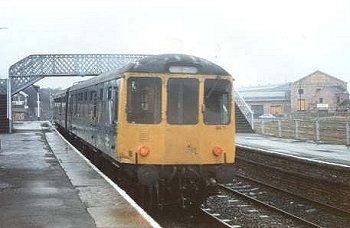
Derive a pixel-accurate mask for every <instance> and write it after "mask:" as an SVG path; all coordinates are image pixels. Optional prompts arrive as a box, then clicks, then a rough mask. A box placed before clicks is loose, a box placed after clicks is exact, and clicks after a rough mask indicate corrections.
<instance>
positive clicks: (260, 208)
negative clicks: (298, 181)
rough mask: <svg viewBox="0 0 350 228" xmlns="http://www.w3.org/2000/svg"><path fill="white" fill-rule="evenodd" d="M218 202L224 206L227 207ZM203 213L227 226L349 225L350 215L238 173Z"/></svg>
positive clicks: (223, 186) (209, 201)
mask: <svg viewBox="0 0 350 228" xmlns="http://www.w3.org/2000/svg"><path fill="white" fill-rule="evenodd" d="M218 205H226V208H224V207H220V206H218ZM202 211H203V213H206V214H207V215H209V216H211V217H212V219H213V220H217V222H219V223H221V224H222V225H223V226H227V227H235V228H238V227H287V226H288V227H348V225H349V224H350V214H348V213H346V212H343V211H339V210H337V209H334V208H331V207H325V206H324V205H320V204H317V203H315V202H311V201H308V200H305V199H302V198H300V197H297V196H294V195H291V194H289V193H286V192H283V191H280V190H277V189H275V188H271V187H270V186H266V185H264V184H262V183H260V182H255V181H252V180H249V179H247V178H244V177H240V176H237V177H236V178H235V179H234V180H233V182H232V183H230V184H228V185H220V194H219V195H216V196H212V197H211V199H209V200H208V201H207V202H206V203H205V204H204V205H203V207H202Z"/></svg>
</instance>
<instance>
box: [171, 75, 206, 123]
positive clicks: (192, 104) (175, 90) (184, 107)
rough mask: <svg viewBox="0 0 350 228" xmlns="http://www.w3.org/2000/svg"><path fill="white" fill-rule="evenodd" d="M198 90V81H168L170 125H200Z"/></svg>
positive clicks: (174, 79)
mask: <svg viewBox="0 0 350 228" xmlns="http://www.w3.org/2000/svg"><path fill="white" fill-rule="evenodd" d="M198 90H199V82H198V80H197V79H194V78H170V79H169V80H168V107H167V120H168V123H170V124H197V123H198Z"/></svg>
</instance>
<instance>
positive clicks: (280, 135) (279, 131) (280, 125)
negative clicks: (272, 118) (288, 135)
mask: <svg viewBox="0 0 350 228" xmlns="http://www.w3.org/2000/svg"><path fill="white" fill-rule="evenodd" d="M278 137H280V138H282V124H281V120H278Z"/></svg>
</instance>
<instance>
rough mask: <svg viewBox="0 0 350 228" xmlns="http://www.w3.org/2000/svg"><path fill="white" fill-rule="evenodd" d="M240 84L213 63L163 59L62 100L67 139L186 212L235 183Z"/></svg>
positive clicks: (105, 77) (78, 87)
mask: <svg viewBox="0 0 350 228" xmlns="http://www.w3.org/2000/svg"><path fill="white" fill-rule="evenodd" d="M232 82H233V79H232V76H231V75H230V74H229V73H228V72H227V71H225V70H224V69H222V68H221V67H219V66H218V65H216V64H214V63H212V62H209V61H207V60H205V59H202V58H198V57H194V56H189V55H181V54H167V55H155V56H149V57H145V58H143V59H140V60H139V61H138V62H136V63H132V64H129V65H127V66H125V67H123V68H121V69H117V70H115V71H113V72H109V73H106V74H102V75H100V76H97V77H95V78H93V79H90V80H87V81H83V82H81V83H78V84H75V85H73V86H72V87H70V88H68V89H67V90H66V91H64V92H62V93H60V94H57V95H56V96H55V98H54V104H55V105H54V107H55V108H54V122H55V124H56V126H57V127H58V128H59V130H61V131H65V132H67V133H68V134H69V135H71V136H73V137H75V138H77V139H79V140H80V141H81V143H84V144H86V145H87V146H89V147H93V148H95V150H96V151H98V152H99V153H102V154H103V155H104V156H106V157H107V158H108V159H110V160H111V161H113V162H114V163H116V164H117V166H118V167H119V171H118V172H119V175H122V176H123V177H124V178H125V179H127V180H128V181H129V182H131V183H133V184H134V185H135V187H137V188H147V189H148V190H150V191H151V192H152V193H151V194H152V195H153V196H154V197H153V201H156V204H162V203H164V202H167V198H168V197H169V196H170V195H172V196H173V197H172V199H174V195H175V198H176V199H177V200H179V202H181V204H184V203H185V201H186V199H191V198H196V196H199V195H203V193H205V192H206V191H207V189H208V188H210V187H212V186H214V185H215V184H216V183H217V182H219V183H225V182H228V181H230V180H231V179H232V178H233V166H232V164H233V163H234V159H235V146H234V139H235V117H234V114H235V112H234V97H233V93H232V91H233V89H232Z"/></svg>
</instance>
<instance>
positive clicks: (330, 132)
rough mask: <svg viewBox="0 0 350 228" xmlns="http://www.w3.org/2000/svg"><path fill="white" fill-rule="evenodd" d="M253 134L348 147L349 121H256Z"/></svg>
mask: <svg viewBox="0 0 350 228" xmlns="http://www.w3.org/2000/svg"><path fill="white" fill-rule="evenodd" d="M254 130H255V132H256V133H258V134H263V135H270V136H275V137H280V138H292V139H298V140H311V141H315V142H316V143H329V144H344V145H350V119H348V120H345V121H343V120H342V121H339V120H300V119H293V120H287V119H280V120H256V122H255V129H254Z"/></svg>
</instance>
